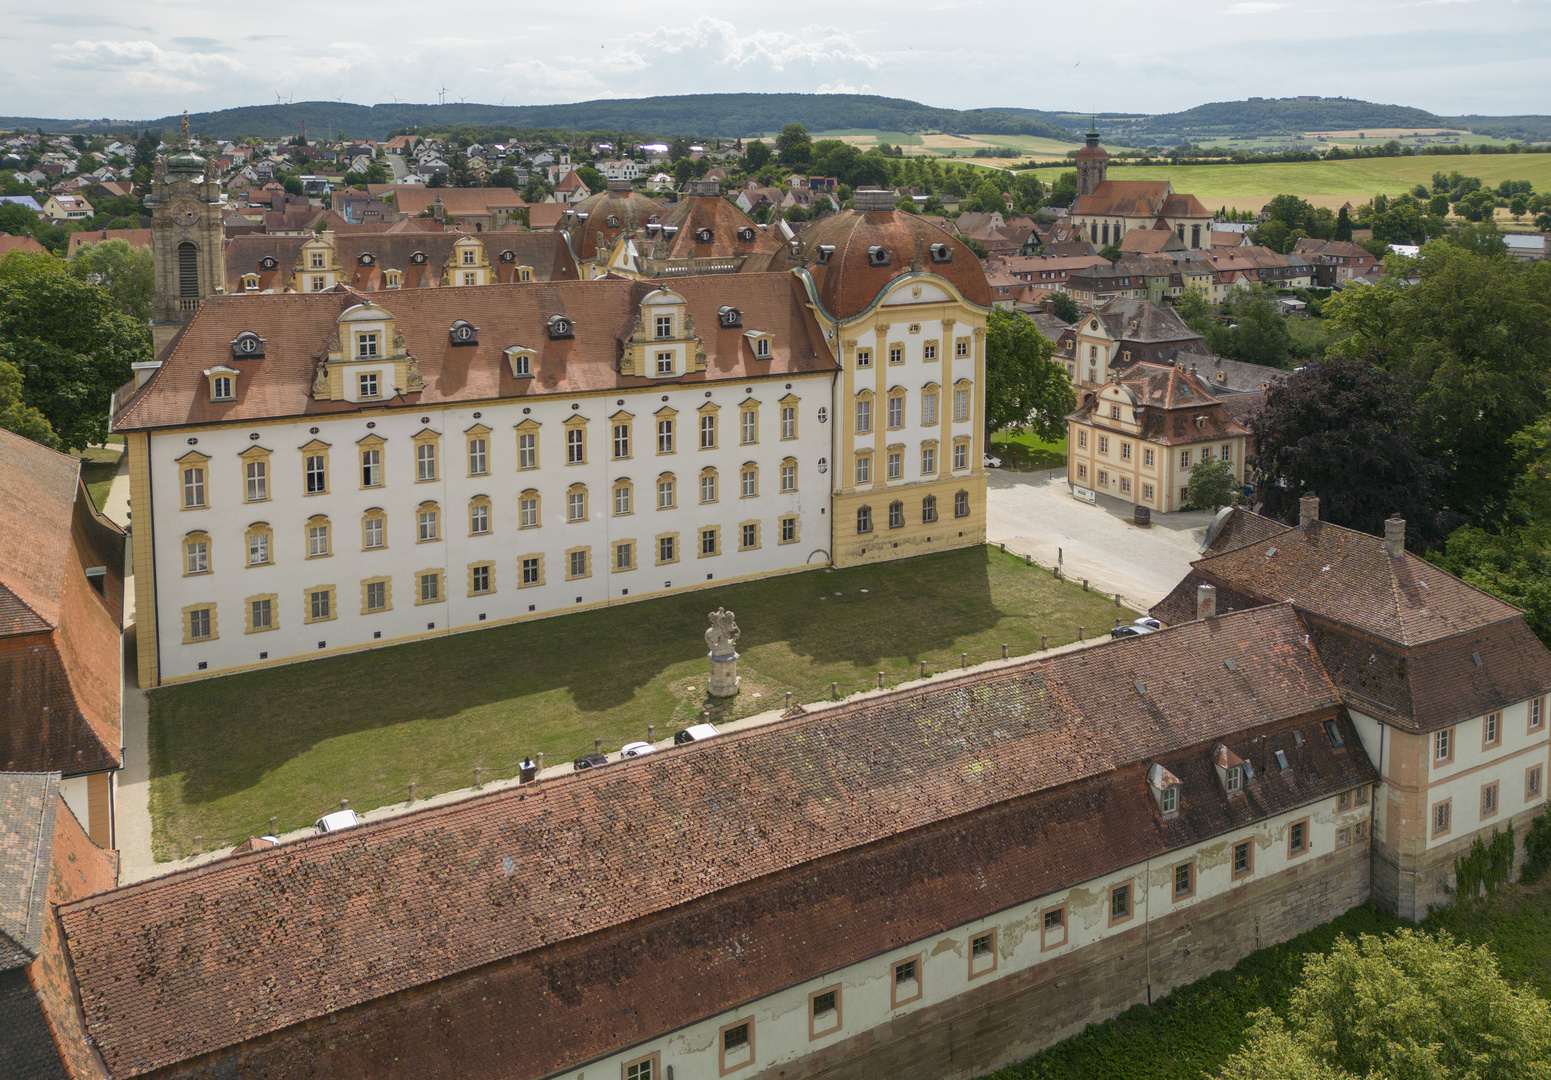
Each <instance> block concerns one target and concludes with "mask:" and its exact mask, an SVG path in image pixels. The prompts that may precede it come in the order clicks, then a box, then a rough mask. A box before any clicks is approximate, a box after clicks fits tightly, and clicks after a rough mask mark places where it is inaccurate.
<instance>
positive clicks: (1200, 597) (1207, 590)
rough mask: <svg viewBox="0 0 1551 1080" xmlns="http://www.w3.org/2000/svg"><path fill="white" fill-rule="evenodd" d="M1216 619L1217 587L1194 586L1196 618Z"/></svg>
mask: <svg viewBox="0 0 1551 1080" xmlns="http://www.w3.org/2000/svg"><path fill="white" fill-rule="evenodd" d="M1216 617H1217V586H1216V585H1197V586H1196V618H1197V619H1198V620H1199V619H1215V618H1216Z"/></svg>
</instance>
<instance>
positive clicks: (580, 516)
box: [566, 491, 587, 521]
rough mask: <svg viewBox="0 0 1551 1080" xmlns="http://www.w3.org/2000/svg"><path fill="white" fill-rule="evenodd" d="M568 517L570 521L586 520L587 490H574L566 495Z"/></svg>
mask: <svg viewBox="0 0 1551 1080" xmlns="http://www.w3.org/2000/svg"><path fill="white" fill-rule="evenodd" d="M566 518H567V520H569V521H584V520H586V518H587V493H586V492H585V491H573V492H571V493H570V494H569V495H567V496H566Z"/></svg>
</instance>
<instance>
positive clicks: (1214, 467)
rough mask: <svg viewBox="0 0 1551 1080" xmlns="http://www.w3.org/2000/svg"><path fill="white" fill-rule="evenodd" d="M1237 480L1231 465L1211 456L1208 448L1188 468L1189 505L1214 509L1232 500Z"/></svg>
mask: <svg viewBox="0 0 1551 1080" xmlns="http://www.w3.org/2000/svg"><path fill="white" fill-rule="evenodd" d="M1238 489H1239V482H1238V480H1237V479H1235V477H1234V475H1233V466H1232V465H1230V464H1228V463H1227V462H1226V461H1223V460H1221V459H1220V458H1214V457H1212V455H1211V453H1210V448H1208V451H1207V452H1205V453H1203V454H1202V456H1201V460H1200V461H1198V462H1196V464H1195V466H1194V467H1193V468H1192V469H1191V470H1190V505H1191V506H1194V507H1196V508H1197V509H1198V510H1216V509H1217V508H1218V507H1219V506H1227V505H1228V504H1229V503H1231V502H1232V501H1233V496H1234V493H1235V492H1237V491H1238Z"/></svg>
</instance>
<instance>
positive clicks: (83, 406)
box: [0, 251, 151, 450]
mask: <svg viewBox="0 0 1551 1080" xmlns="http://www.w3.org/2000/svg"><path fill="white" fill-rule="evenodd" d="M149 359H151V333H150V329H149V327H147V326H146V325H145V324H144V323H137V322H136V321H135V320H134V319H132V318H130V317H129V316H128V315H125V314H124V313H123V312H121V311H119V310H118V309H117V308H115V307H114V305H113V301H112V298H111V297H110V296H109V295H108V291H107V290H106V289H104V288H102V287H101V286H98V285H93V284H91V283H90V282H88V281H85V280H83V279H81V278H78V277H76V276H75V275H73V274H71V273H70V272H69V271H67V270H66V269H65V267H64V265H63V264H62V263H60V262H59V261H58V260H57V259H55V258H53V257H52V256H48V255H29V254H27V253H25V252H18V251H13V252H11V253H10V254H9V255H7V256H6V257H5V258H4V259H0V361H5V362H7V363H9V364H11V365H12V366H13V367H15V368H16V369H17V370H18V371H19V372H21V376H22V399H23V401H24V402H25V403H26V404H27V405H29V406H31V407H32V408H34V409H37V410H38V411H39V412H40V413H42V415H43V417H44V418H45V419H46V420H47V421H48V424H49V426H50V427H51V428H53V430H54V433H55V435H57V436H58V439H59V442H60V443H61V444H62V445H63V446H64V447H65V448H66V449H69V450H78V449H80V448H82V447H84V446H87V445H89V444H92V443H100V442H102V441H103V440H104V439H105V438H107V434H108V406H109V403H110V401H111V399H112V396H113V392H114V391H115V390H117V389H118V388H119V387H120V386H122V385H123V384H124V383H125V382H127V381H128V380H129V377H130V374H131V371H130V366H129V365H130V364H131V363H133V362H135V361H139V360H149Z"/></svg>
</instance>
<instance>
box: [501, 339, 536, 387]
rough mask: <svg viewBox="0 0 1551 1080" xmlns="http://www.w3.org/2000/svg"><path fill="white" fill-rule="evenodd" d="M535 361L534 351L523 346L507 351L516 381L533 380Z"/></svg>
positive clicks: (515, 346) (507, 358) (516, 346)
mask: <svg viewBox="0 0 1551 1080" xmlns="http://www.w3.org/2000/svg"><path fill="white" fill-rule="evenodd" d="M533 359H534V353H533V350H532V349H525V348H523V347H522V346H521V345H513V346H512V347H511V348H509V349H507V350H506V360H507V362H508V363H509V364H511V366H512V378H514V379H531V378H533Z"/></svg>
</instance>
